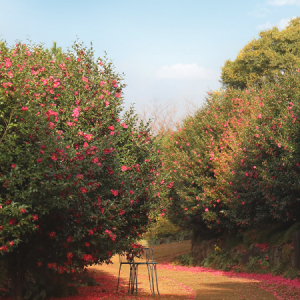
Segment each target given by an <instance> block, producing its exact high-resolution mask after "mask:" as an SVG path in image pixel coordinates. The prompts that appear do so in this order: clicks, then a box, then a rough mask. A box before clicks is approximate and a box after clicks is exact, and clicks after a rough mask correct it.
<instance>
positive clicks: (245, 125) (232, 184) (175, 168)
mask: <svg viewBox="0 0 300 300" xmlns="http://www.w3.org/2000/svg"><path fill="white" fill-rule="evenodd" d="M279 82H280V83H279ZM299 86H300V75H299V69H298V70H295V72H294V74H292V75H284V76H282V77H280V78H278V83H277V84H276V83H274V84H271V83H269V84H265V85H263V86H262V88H260V89H255V88H251V89H250V88H249V89H246V90H243V91H241V90H234V89H226V90H224V91H220V92H214V93H211V94H210V95H209V96H208V98H207V101H206V104H205V105H204V106H203V107H202V108H201V109H200V110H199V111H198V112H197V113H196V114H195V115H194V116H192V117H189V118H187V119H186V120H185V121H184V123H183V126H182V127H181V128H179V129H178V130H177V131H176V132H174V133H172V135H171V136H170V138H169V139H168V140H167V141H166V142H165V143H164V148H163V152H164V155H163V169H162V171H161V173H162V174H163V175H164V176H165V177H166V178H169V179H168V182H166V183H165V184H164V186H167V187H169V189H168V188H166V189H164V190H165V193H164V194H163V198H164V201H165V208H164V209H165V210H166V211H168V215H169V217H170V219H171V220H172V221H173V222H175V224H178V225H180V226H184V227H185V228H190V229H193V230H194V231H196V232H198V233H199V234H200V235H201V236H202V237H204V238H211V237H213V236H216V235H218V234H221V233H222V232H224V231H232V230H241V229H243V228H251V227H255V226H261V224H270V222H271V223H287V224H291V223H293V222H295V221H297V220H299V217H300V215H299V211H300V210H299V208H300V206H299V205H300V201H299V200H300V198H299V189H300V186H299V184H300V181H299V171H300V148H299V141H300V140H299V138H300V136H299V132H300V130H299V129H300V128H299V115H300V111H299V108H300V100H299V99H300V97H299V96H300V94H299Z"/></svg>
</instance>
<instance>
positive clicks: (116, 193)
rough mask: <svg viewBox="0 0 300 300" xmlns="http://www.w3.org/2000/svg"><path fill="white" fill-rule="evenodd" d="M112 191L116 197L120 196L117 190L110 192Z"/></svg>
mask: <svg viewBox="0 0 300 300" xmlns="http://www.w3.org/2000/svg"><path fill="white" fill-rule="evenodd" d="M110 191H111V193H112V194H113V195H114V196H118V194H119V193H118V191H117V190H110Z"/></svg>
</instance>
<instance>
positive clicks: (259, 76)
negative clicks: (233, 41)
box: [221, 17, 300, 89]
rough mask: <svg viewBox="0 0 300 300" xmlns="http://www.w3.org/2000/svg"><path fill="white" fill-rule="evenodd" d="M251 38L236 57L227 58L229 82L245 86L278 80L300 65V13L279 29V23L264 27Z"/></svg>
mask: <svg viewBox="0 0 300 300" xmlns="http://www.w3.org/2000/svg"><path fill="white" fill-rule="evenodd" d="M259 36H260V37H259V38H258V39H254V40H252V41H251V42H249V43H248V44H247V45H246V46H245V47H244V48H243V49H242V50H241V51H240V53H239V54H238V56H237V58H236V59H235V60H234V61H231V60H227V61H226V62H225V65H224V67H223V68H222V75H221V79H222V83H223V84H224V85H225V86H229V87H234V88H238V89H245V88H246V87H247V86H254V85H258V86H261V84H262V83H264V82H275V81H276V80H277V79H276V76H278V75H282V74H287V73H293V72H295V69H297V68H299V66H300V17H298V18H295V19H292V20H291V21H290V23H289V25H288V26H287V27H286V28H285V29H283V30H281V31H280V30H279V29H278V28H277V27H276V26H275V27H273V28H272V29H269V30H266V31H262V32H260V34H259Z"/></svg>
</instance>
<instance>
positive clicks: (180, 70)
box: [156, 64, 220, 80]
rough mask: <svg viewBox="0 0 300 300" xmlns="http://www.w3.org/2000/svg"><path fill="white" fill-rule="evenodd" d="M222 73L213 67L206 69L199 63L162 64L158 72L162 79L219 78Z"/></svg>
mask: <svg viewBox="0 0 300 300" xmlns="http://www.w3.org/2000/svg"><path fill="white" fill-rule="evenodd" d="M219 76H220V74H218V73H217V72H216V71H214V70H211V69H205V68H203V67H200V66H198V65H197V64H175V65H172V66H162V67H160V68H159V69H158V71H157V72H156V77H157V78H160V79H208V80H212V79H218V78H219Z"/></svg>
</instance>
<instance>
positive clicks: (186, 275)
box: [90, 241, 300, 300]
mask: <svg viewBox="0 0 300 300" xmlns="http://www.w3.org/2000/svg"><path fill="white" fill-rule="evenodd" d="M190 246H191V245H190V241H184V242H180V243H173V244H169V245H160V246H154V247H152V248H153V249H154V253H155V261H158V262H159V264H158V277H159V280H158V281H159V290H160V294H161V295H160V296H152V295H151V293H150V288H149V282H148V277H147V268H146V267H145V266H140V268H139V274H138V286H139V291H138V297H132V296H127V283H128V277H129V267H128V266H123V267H122V271H121V278H122V287H121V289H120V292H119V293H118V294H116V293H115V290H114V291H113V289H111V293H110V294H107V291H106V290H105V286H104V285H103V288H104V290H103V291H104V292H105V293H104V294H103V297H101V294H99V297H100V298H98V299H101V298H109V299H161V300H163V299H180V300H181V299H195V300H198V299H199V300H200V299H201V300H212V299H216V300H240V299H249V300H250V299H257V300H273V299H286V300H292V299H299V295H300V293H299V292H300V290H299V289H297V288H293V287H291V286H290V287H289V286H287V285H284V284H283V285H280V284H278V283H272V282H270V281H269V282H268V281H264V280H260V279H257V278H255V277H254V278H245V277H244V276H239V274H231V275H230V276H229V274H227V272H221V271H215V270H211V269H205V268H199V267H198V268H197V267H196V268H192V267H191V268H190V267H181V266H172V265H171V264H168V263H167V262H168V261H170V260H171V259H172V258H173V257H174V256H175V255H177V254H180V253H184V252H188V251H189V250H190ZM112 261H113V263H114V264H112V265H109V266H107V265H103V266H93V267H91V268H90V271H94V272H95V273H96V274H95V275H96V277H98V276H99V275H100V277H101V276H108V277H109V278H110V279H111V282H112V283H113V282H115V287H116V284H117V277H118V269H119V264H118V257H113V259H112ZM126 267H127V268H126ZM100 279H101V278H100ZM275 295H276V296H275Z"/></svg>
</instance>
